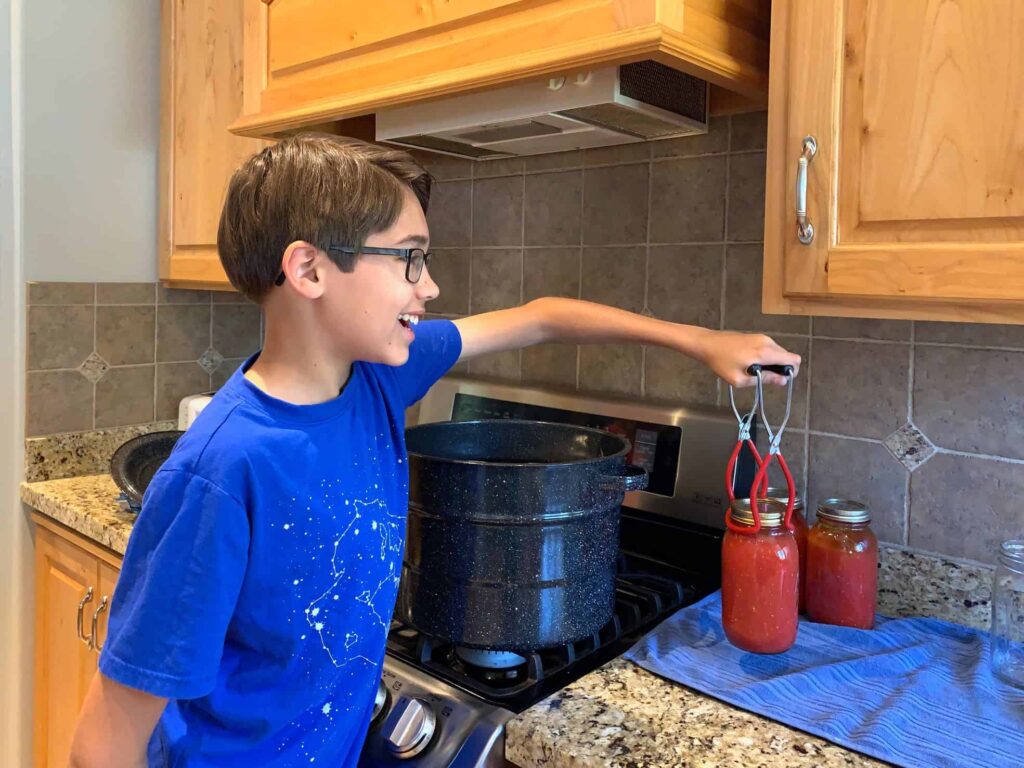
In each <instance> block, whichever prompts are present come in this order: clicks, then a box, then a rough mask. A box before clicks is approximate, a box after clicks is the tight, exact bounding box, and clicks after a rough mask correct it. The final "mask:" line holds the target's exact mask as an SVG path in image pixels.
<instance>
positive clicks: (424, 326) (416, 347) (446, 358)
mask: <svg viewBox="0 0 1024 768" xmlns="http://www.w3.org/2000/svg"><path fill="white" fill-rule="evenodd" d="M461 354H462V336H461V335H460V334H459V329H458V328H456V327H455V323H453V322H452V321H451V320H424V321H423V322H421V323H420V324H419V325H418V326H416V338H415V339H414V340H413V342H412V344H411V345H410V346H409V359H408V360H407V361H406V363H405V365H402V366H400V367H398V368H396V369H395V377H396V379H397V381H398V389H399V392H400V393H401V395H402V398H403V399H404V401H405V406H406V407H409V406H410V405H412V404H413V403H415V402H416V401H417V400H419V399H420V398H421V397H423V396H424V395H425V394H426V393H427V390H428V389H430V387H431V386H432V385H433V384H434V382H435V381H437V380H438V379H440V378H441V377H442V376H444V375H445V374H446V373H447V372H448V371H449V369H451V367H452V366H453V365H455V363H456V362H458V359H459V355H461Z"/></svg>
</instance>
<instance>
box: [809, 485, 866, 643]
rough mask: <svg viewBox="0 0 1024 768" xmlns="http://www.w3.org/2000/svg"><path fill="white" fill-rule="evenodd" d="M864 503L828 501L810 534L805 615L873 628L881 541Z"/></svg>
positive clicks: (839, 500)
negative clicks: (871, 526) (879, 543)
mask: <svg viewBox="0 0 1024 768" xmlns="http://www.w3.org/2000/svg"><path fill="white" fill-rule="evenodd" d="M870 523H871V515H870V514H869V513H868V508H867V506H866V505H864V504H862V503H861V502H859V501H851V500H848V499H828V500H826V501H825V502H823V503H822V504H821V505H819V507H818V520H817V522H816V523H815V524H814V526H813V527H812V528H811V530H810V531H809V532H808V534H807V615H808V616H809V617H810V619H811V620H812V621H817V622H820V623H823V624H839V625H842V626H846V627H858V628H860V629H871V628H872V627H873V626H874V625H875V604H876V601H877V594H878V540H877V539H876V538H875V534H874V533H872V532H871V528H870Z"/></svg>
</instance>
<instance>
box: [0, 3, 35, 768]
mask: <svg viewBox="0 0 1024 768" xmlns="http://www.w3.org/2000/svg"><path fill="white" fill-rule="evenodd" d="M21 3H22V0H0V339H4V340H5V341H6V342H7V343H6V344H3V345H0V403H2V404H3V405H2V411H0V413H2V414H3V418H2V419H0V649H3V651H2V652H0V765H3V766H8V765H9V766H22V765H28V764H29V750H30V746H31V739H30V730H29V728H30V714H31V711H32V710H31V700H30V696H31V688H30V685H31V682H32V678H31V669H32V643H31V640H32V618H31V617H32V610H31V609H32V578H31V571H30V563H31V549H30V543H29V533H28V522H27V518H26V515H25V511H24V509H23V508H22V506H21V503H20V502H19V501H18V482H19V481H20V480H21V477H22V461H23V446H24V443H23V435H24V421H25V408H24V404H25V393H24V381H25V339H24V317H25V306H24V297H25V286H24V276H23V275H22V269H21V267H22V265H21V250H20V240H21V226H20V220H19V211H20V206H21V202H20V177H21V167H20V166H21V158H20V147H19V142H20V132H21V129H20V125H19V111H20V107H19V99H20V89H19V87H18V69H19V56H20V43H19V34H18V23H19V13H20V10H21Z"/></svg>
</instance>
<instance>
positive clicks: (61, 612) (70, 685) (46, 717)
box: [32, 513, 121, 768]
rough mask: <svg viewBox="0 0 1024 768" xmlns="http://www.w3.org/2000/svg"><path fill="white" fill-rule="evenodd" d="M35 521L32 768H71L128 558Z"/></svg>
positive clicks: (40, 519)
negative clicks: (112, 603)
mask: <svg viewBox="0 0 1024 768" xmlns="http://www.w3.org/2000/svg"><path fill="white" fill-rule="evenodd" d="M32 520H33V522H35V524H36V526H35V675H34V686H35V691H34V699H35V702H34V705H33V717H32V753H33V760H32V764H33V765H35V766H43V767H45V768H51V767H52V768H65V766H67V764H68V756H69V754H70V750H71V737H72V736H73V735H74V728H75V723H76V722H77V720H78V713H79V710H80V709H81V707H82V702H83V701H84V700H85V694H86V691H87V690H88V688H89V683H90V681H91V680H92V677H93V674H94V673H95V672H96V665H97V660H98V658H99V653H98V649H99V648H102V646H103V641H104V639H105V638H106V636H107V614H108V613H109V606H110V600H111V598H112V597H113V595H114V584H115V583H116V581H117V575H118V570H119V568H120V565H121V558H120V557H119V556H117V555H116V554H114V553H112V552H110V551H109V550H105V549H103V548H102V547H100V546H98V545H97V544H94V543H93V542H91V541H89V540H88V539H86V538H85V537H83V536H80V535H79V534H77V533H74V532H73V531H71V530H69V529H67V528H64V527H63V526H62V525H60V524H59V523H56V522H54V521H53V520H51V519H50V518H48V517H46V516H45V515H41V514H39V513H33V515H32Z"/></svg>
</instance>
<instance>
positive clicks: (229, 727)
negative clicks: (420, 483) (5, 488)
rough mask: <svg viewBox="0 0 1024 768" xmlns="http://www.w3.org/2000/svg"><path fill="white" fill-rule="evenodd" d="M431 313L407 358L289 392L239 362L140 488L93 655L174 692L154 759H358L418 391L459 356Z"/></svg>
mask: <svg viewBox="0 0 1024 768" xmlns="http://www.w3.org/2000/svg"><path fill="white" fill-rule="evenodd" d="M461 348H462V342H461V338H460V336H459V333H458V330H457V329H456V328H455V326H454V325H453V324H452V323H451V322H450V321H447V320H435V321H426V322H421V323H420V324H419V326H418V327H417V328H416V338H415V340H414V341H413V343H412V345H411V347H410V354H409V361H408V362H407V363H406V364H405V365H403V366H401V367H397V368H396V367H389V366H386V365H377V364H369V363H362V362H357V363H355V364H354V365H353V366H352V372H351V376H350V378H349V381H348V383H347V384H346V385H345V388H344V390H343V391H342V393H341V394H340V395H339V396H338V397H337V398H335V399H334V400H331V401H329V402H326V403H321V404H318V405H306V406H299V405H292V404H289V403H286V402H284V401H281V400H277V399H275V398H273V397H270V396H269V395H267V394H266V393H264V392H262V391H260V390H259V389H257V388H256V387H255V386H253V385H252V383H251V382H249V381H248V380H247V379H246V378H245V377H244V376H243V371H244V370H245V369H246V368H247V367H248V365H250V364H251V360H250V361H249V363H247V364H246V365H245V366H243V367H242V368H241V369H239V370H238V371H236V372H235V374H234V375H233V376H232V377H231V379H230V380H229V381H228V382H227V383H226V384H225V385H224V387H223V388H222V389H221V390H220V392H218V393H217V395H216V396H215V397H214V398H213V401H212V402H211V403H210V404H209V405H208V406H207V407H206V409H205V410H204V411H203V412H202V414H200V416H199V418H198V419H197V420H196V422H195V423H194V424H193V425H192V427H190V428H189V430H188V431H187V432H186V433H185V434H184V435H183V436H182V437H181V439H180V440H179V441H178V444H177V446H176V447H175V450H174V452H173V454H172V455H171V457H170V458H169V459H168V460H167V461H166V462H165V463H164V465H163V466H162V467H161V468H160V470H159V471H158V472H157V473H156V475H155V476H154V478H153V481H152V483H151V484H150V486H149V488H148V490H147V491H146V496H145V499H144V501H143V508H142V512H141V514H140V515H139V518H138V520H137V522H136V524H135V528H134V530H133V531H132V536H131V539H130V540H129V542H128V548H127V551H126V552H125V557H124V565H123V567H122V569H121V576H120V579H119V581H118V584H117V589H116V591H115V593H114V599H113V603H112V606H111V614H110V620H109V633H108V637H107V641H106V645H105V646H104V648H103V653H102V655H101V657H100V662H99V666H100V670H101V671H102V672H103V674H105V675H107V676H108V677H109V678H111V679H113V680H116V681H118V682H120V683H122V684H124V685H127V686H130V687H132V688H137V689H140V690H143V691H147V692H148V693H152V694H154V695H157V696H164V697H168V698H169V699H171V701H170V703H169V705H168V707H167V709H166V711H165V712H164V714H163V716H162V717H161V720H160V723H159V725H158V726H157V728H156V730H155V731H154V734H153V737H152V739H151V740H150V745H149V749H150V764H151V765H159V766H164V765H170V766H185V765H187V766H225V765H246V766H270V765H275V766H277V765H280V766H299V765H311V764H312V765H323V766H331V768H334V767H335V766H349V765H354V764H355V763H356V761H357V760H358V757H359V752H360V750H361V748H362V743H363V739H364V738H365V735H366V730H367V728H368V726H369V719H370V714H371V711H372V707H373V698H374V694H375V692H376V687H377V681H378V680H379V678H380V668H381V664H382V663H383V659H384V644H385V638H386V635H387V628H388V625H389V622H390V619H391V614H392V611H393V609H394V604H395V599H396V596H397V590H398V581H399V575H400V573H401V556H402V548H403V545H404V541H405V518H406V510H407V503H408V490H409V489H408V470H407V465H406V452H405V441H404V417H405V409H406V407H407V406H409V405H411V404H412V403H414V402H416V401H417V400H419V399H420V398H421V397H422V396H423V395H424V393H425V392H426V390H427V389H428V388H429V387H430V385H431V384H433V383H434V382H435V381H436V380H437V379H438V378H440V377H441V376H442V375H443V374H444V373H445V372H446V371H447V370H448V369H449V368H450V367H451V366H452V365H453V364H454V363H455V361H456V360H457V359H458V356H459V354H460V352H461Z"/></svg>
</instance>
